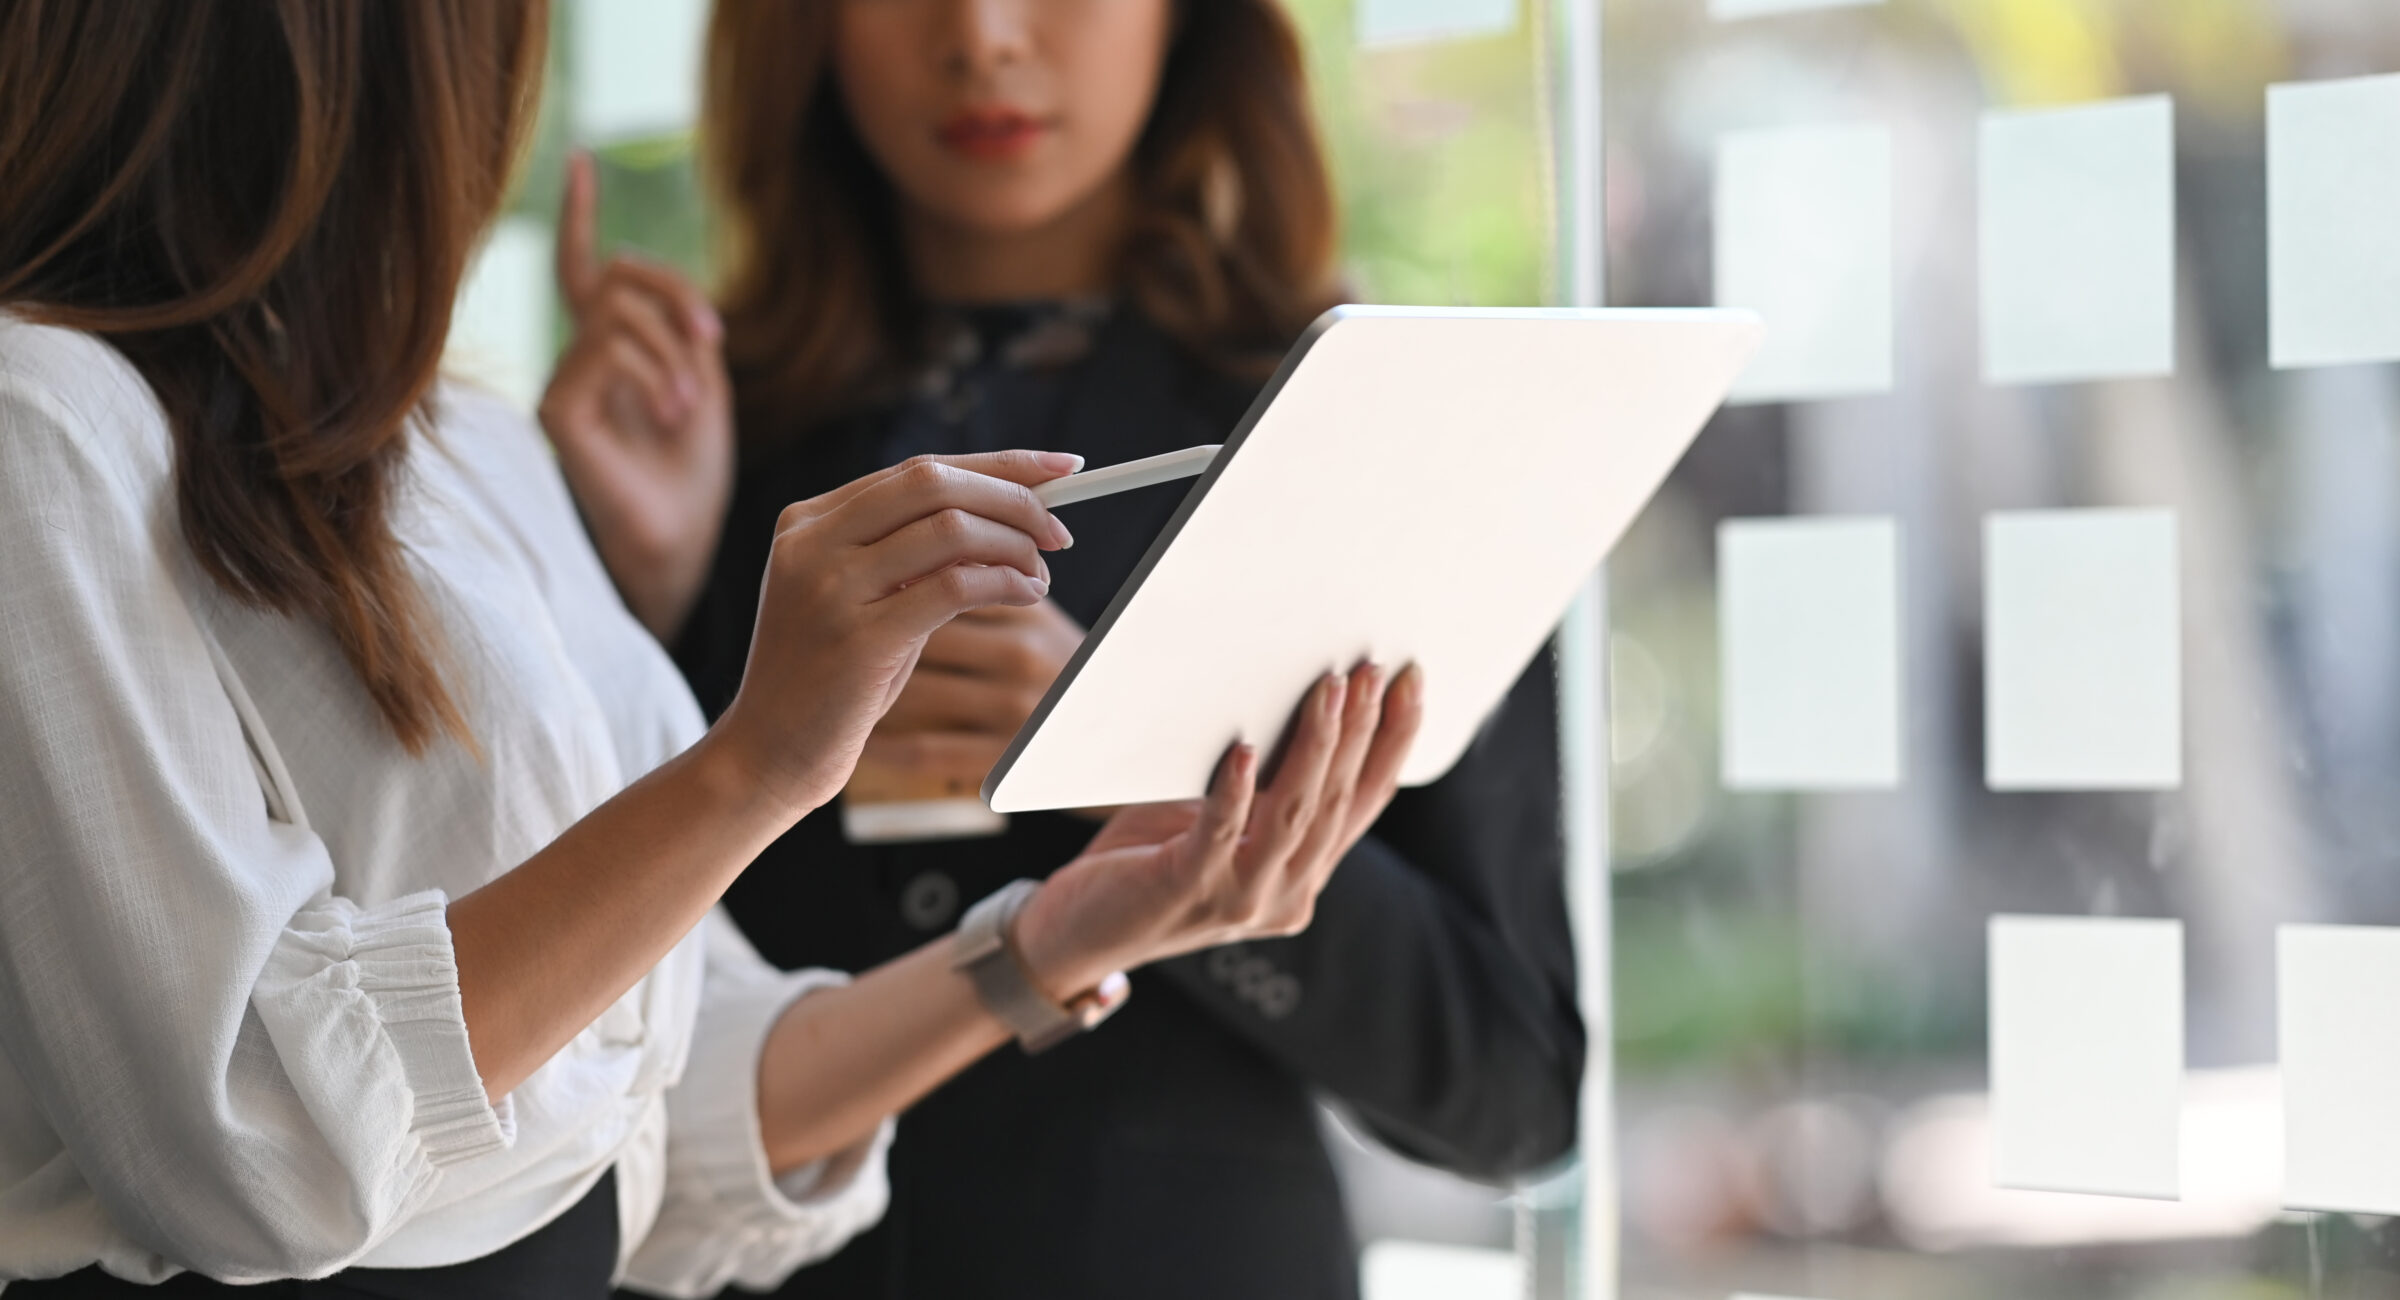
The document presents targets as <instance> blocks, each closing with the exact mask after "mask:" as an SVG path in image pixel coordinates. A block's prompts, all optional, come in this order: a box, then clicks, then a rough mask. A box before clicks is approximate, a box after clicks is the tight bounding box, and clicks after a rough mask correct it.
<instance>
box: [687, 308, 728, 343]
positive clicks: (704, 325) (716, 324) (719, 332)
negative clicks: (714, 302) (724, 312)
mask: <svg viewBox="0 0 2400 1300" xmlns="http://www.w3.org/2000/svg"><path fill="white" fill-rule="evenodd" d="M692 325H693V326H694V327H695V328H697V329H698V330H699V331H700V337H702V338H705V339H709V340H712V341H713V340H715V339H719V338H723V337H724V336H725V321H724V320H723V318H721V317H719V316H718V315H717V313H716V311H715V309H714V308H709V307H703V308H701V309H700V310H699V311H697V312H694V313H693V314H692Z"/></svg>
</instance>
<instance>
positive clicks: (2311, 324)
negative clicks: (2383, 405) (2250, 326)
mask: <svg viewBox="0 0 2400 1300" xmlns="http://www.w3.org/2000/svg"><path fill="white" fill-rule="evenodd" d="M2395 141H2400V76H2386V77H2361V78H2356V79H2352V80H2346V81H2317V82H2302V83H2297V84H2293V85H2284V86H2271V87H2269V88H2268V90H2267V316H2268V332H2269V335H2270V338H2271V343H2270V345H2269V346H2270V351H2271V352H2272V354H2273V359H2274V363H2275V365H2276V366H2278V367H2296V366H2335V365H2346V364H2351V363H2357V362H2373V361H2392V360H2400V146H2396V145H2395V144H2394V142H2395Z"/></svg>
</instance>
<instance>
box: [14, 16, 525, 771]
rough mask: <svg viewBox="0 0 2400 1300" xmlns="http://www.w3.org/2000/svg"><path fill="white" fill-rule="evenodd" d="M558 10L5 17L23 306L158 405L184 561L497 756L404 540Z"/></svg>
mask: <svg viewBox="0 0 2400 1300" xmlns="http://www.w3.org/2000/svg"><path fill="white" fill-rule="evenodd" d="M547 17H548V15H547V11H546V0H175V2H174V3H135V4H127V3H121V2H119V0H0V308H6V309H8V310H11V311H13V312H15V313H16V314H18V315H20V316H22V317H24V318H27V319H31V320H37V321H41V322H44V323H48V324H55V325H62V326H66V327H69V328H73V329H80V330H85V331H89V332H91V333H93V334H96V335H98V336H100V337H101V338H103V339H105V340H106V341H107V342H109V343H110V344H111V345H113V346H114V347H116V348H117V350H118V351H120V352H121V353H123V354H124V356H125V357H126V358H127V359H128V360H130V361H131V362H132V363H133V365H134V367H135V368H136V369H138V370H139V371H140V372H141V374H142V377H143V378H144V379H146V380H147V381H148V382H149V384H150V387H151V388H152V389H153V390H154V391H155V392H156V394H157V396H158V400H159V402H160V404H161V405H162V406H163V407H164V408H165V411H166V417H167V423H168V425H169V427H170V428H172V429H173V431H174V438H175V489H176V493H175V494H176V508H177V512H178V517H179V522H180V524H181V528H182V532H183V536H184V539H185V541H186V542H188V543H189V544H190V547H191V550H192V552H193V554H194V555H195V556H196V557H198V559H199V562H200V565H201V567H202V568H203V569H204V570H206V572H207V573H208V574H209V576H210V577H211V578H213V579H214V580H215V581H216V582H217V583H218V584H219V585H221V586H222V587H223V588H224V589H225V590H226V591H228V592H230V593H232V594H233V595H234V596H235V597H237V598H239V599H240V600H242V601H244V602H246V603H248V604H250V605H253V606H256V607H261V608H265V609H272V610H277V611H280V612H283V613H286V614H291V615H296V616H301V617H309V618H314V619H317V620H319V621H321V622H322V623H323V624H324V625H325V626H326V627H327V628H328V629H330V630H331V632H332V634H333V637H334V640H335V641H336V642H337V643H338V644H339V645H340V647H341V651H342V654H343V656H344V657H345V658H346V659H347V660H348V661H349V664H350V666H351V668H352V669H354V670H355V671H356V672H357V674H358V678H359V680H360V681H361V682H362V683H363V684H364V685H365V687H366V690H367V693H368V695H369V696H370V697H372V698H373V700H374V702H375V706H376V708H377V709H378V710H379V711H380V712H381V714H382V716H383V718H384V720H385V722H386V723H388V724H389V726H390V728H391V730H392V733H393V734H394V735H395V736H396V737H397V738H398V739H399V740H400V741H401V743H403V744H404V745H405V746H407V748H408V749H409V750H410V751H411V752H418V753H421V752H423V751H424V749H425V748H426V747H427V746H428V745H429V744H431V743H432V741H433V739H434V738H435V736H436V735H438V734H445V733H446V734H448V735H451V736H453V737H455V738H456V739H458V740H459V741H461V742H462V743H466V744H468V745H469V746H470V747H472V745H473V741H472V738H471V737H470V736H469V735H468V733H467V728H466V723H465V721H464V719H463V717H462V715H461V714H460V712H459V709H458V707H457V705H456V703H455V701H454V700H453V699H452V698H451V696H450V694H449V692H448V691H447V690H446V689H445V688H444V685H443V682H442V675H441V671H440V666H439V661H440V659H441V655H442V648H441V647H440V646H439V645H438V644H437V642H436V640H435V637H434V634H433V631H432V628H431V620H430V618H429V616H428V612H427V610H426V607H425V602H424V598H423V595H422V594H421V592H420V591H419V590H418V588H417V586H416V584H415V583H414V581H413V580H412V579H411V577H410V575H409V571H408V568H407V564H406V561H405V559H404V558H403V556H402V553H401V547H400V544H399V542H398V540H397V539H396V538H395V537H394V536H393V531H392V505H393V500H394V496H395V493H396V490H397V488H398V482H399V476H400V473H401V468H402V464H403V460H404V457H405V454H406V451H407V448H408V444H409V441H410V430H411V426H412V425H415V424H419V423H421V422H423V420H424V419H425V418H426V416H427V414H428V412H427V409H426V403H427V400H428V393H429V391H430V388H431V385H432V382H433V379H434V375H435V372H436V369H437V367H438V366H439V364H440V360H441V354H442V344H443V341H444V338H445V337H446V335H447V333H448V330H449V324H450V310H451V301H452V299H453V298H454V297H455V296H456V294H457V291H458V285H459V280H460V278H461V276H462V275H463V274H464V272H465V268H466V264H467V260H468V257H469V255H470V253H471V252H472V249H473V246H474V242H475V240H476V238H477V237H478V236H479V234H480V233H481V232H482V230H483V228H484V227H485V225H486V224H488V222H489V221H490V219H491V217H492V215H493V214H494V212H495V211H496V210H497V209H498V207H499V205H500V201H501V198H502V195H503V192H504V190H505V188H506V186H507V182H508V178H509V174H510V171H511V168H512V166H513V164H514V162H515V159H516V156H517V153H518V148H519V142H520V141H521V139H522V138H523V136H524V134H525V132H526V130H527V126H528V121H529V118H530V116H531V111H532V107H533V102H534V99H535V96H536V92H537V90H538V80H539V70H540V67H541V58H542V44H543V39H544V36H545V34H546V32H547V29H548V23H547Z"/></svg>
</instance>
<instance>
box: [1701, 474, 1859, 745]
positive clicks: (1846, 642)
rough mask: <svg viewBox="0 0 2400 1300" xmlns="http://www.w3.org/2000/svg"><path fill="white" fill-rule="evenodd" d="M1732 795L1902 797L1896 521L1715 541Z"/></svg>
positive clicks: (1733, 531)
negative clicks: (1867, 793)
mask: <svg viewBox="0 0 2400 1300" xmlns="http://www.w3.org/2000/svg"><path fill="white" fill-rule="evenodd" d="M1717 611H1718V654H1719V656H1720V663H1721V668H1722V673H1723V696H1722V707H1721V715H1722V719H1723V725H1724V767H1725V784H1726V785H1728V786H1730V787H1732V788H1734V789H1737V790H1839V789H1890V788H1892V787H1894V786H1896V785H1898V784H1899V783H1900V543H1899V527H1898V525H1896V524H1895V523H1893V521H1891V520H1889V519H1835V518H1824V519H1734V520H1727V521H1726V522H1725V523H1724V524H1722V525H1720V526H1719V528H1718V530H1717Z"/></svg>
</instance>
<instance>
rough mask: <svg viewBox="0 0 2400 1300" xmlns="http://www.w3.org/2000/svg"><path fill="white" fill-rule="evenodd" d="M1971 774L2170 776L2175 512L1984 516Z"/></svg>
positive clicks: (2177, 751) (2018, 784) (2177, 750)
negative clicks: (1975, 759) (1978, 712)
mask: <svg viewBox="0 0 2400 1300" xmlns="http://www.w3.org/2000/svg"><path fill="white" fill-rule="evenodd" d="M1983 598H1984V628H1983V635H1984V780H1985V783H1986V784H1988V785H1989V786H1990V787H1991V788H1992V789H1994V790H2166V789H2173V788H2175V787H2177V786H2179V785H2181V784H2183V651H2182V647H2183V637H2182V620H2181V613H2180V606H2181V598H2180V590H2179V587H2178V585H2177V568H2176V543H2175V515H2174V513H2173V512H2172V511H2167V510H2035V511H2024V512H2017V513H2000V514H1994V515H1992V516H1990V517H1989V518H1987V519H1986V520H1985V521H1984V593H1983Z"/></svg>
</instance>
